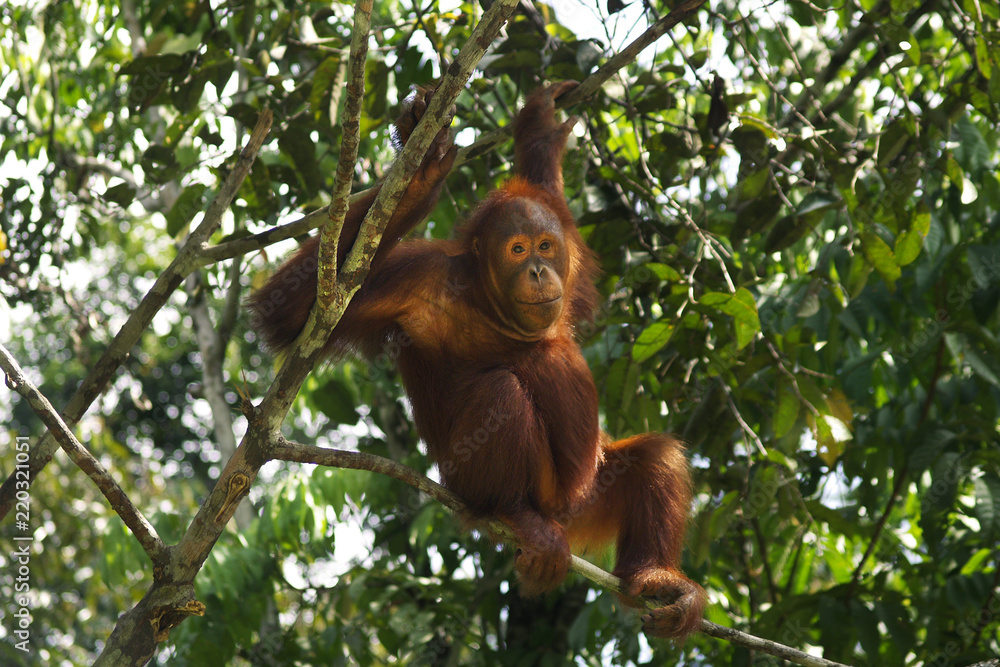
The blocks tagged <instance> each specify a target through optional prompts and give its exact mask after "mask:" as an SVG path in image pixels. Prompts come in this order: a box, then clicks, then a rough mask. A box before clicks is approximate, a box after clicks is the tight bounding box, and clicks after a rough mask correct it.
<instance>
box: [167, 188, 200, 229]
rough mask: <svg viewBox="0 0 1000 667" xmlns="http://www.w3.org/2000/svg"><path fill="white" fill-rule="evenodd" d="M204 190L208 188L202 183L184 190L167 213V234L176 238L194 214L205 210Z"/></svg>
mask: <svg viewBox="0 0 1000 667" xmlns="http://www.w3.org/2000/svg"><path fill="white" fill-rule="evenodd" d="M206 190H208V188H207V187H205V185H204V184H202V183H195V184H194V185H189V186H188V187H186V188H184V191H183V192H181V196H180V197H178V198H177V201H175V202H174V205H173V206H171V207H170V210H169V211H168V212H167V215H166V218H167V234H169V235H170V236H177V235H178V234H180V233H181V232H183V231H184V228H185V227H187V225H188V223H190V222H191V220H192V219H193V218H194V216H195V215H196V214H198V213H201V212H202V211H204V210H205V191H206Z"/></svg>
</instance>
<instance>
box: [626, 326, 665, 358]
mask: <svg viewBox="0 0 1000 667" xmlns="http://www.w3.org/2000/svg"><path fill="white" fill-rule="evenodd" d="M673 334H674V325H673V324H671V323H669V322H654V323H653V324H651V325H649V326H648V327H646V328H645V329H644V330H643V332H642V333H641V334H639V337H638V338H636V340H635V344H634V345H632V359H634V360H635V361H636V362H637V363H642V362H643V361H645V360H647V359H649V358H650V357H651V356H653V355H654V354H656V353H657V352H659V351H660V350H661V349H663V346H664V345H666V344H667V343H668V342H670V337H671V336H672V335H673Z"/></svg>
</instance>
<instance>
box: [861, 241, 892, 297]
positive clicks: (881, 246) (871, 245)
mask: <svg viewBox="0 0 1000 667" xmlns="http://www.w3.org/2000/svg"><path fill="white" fill-rule="evenodd" d="M861 249H862V251H863V252H864V254H865V258H866V259H867V260H868V261H869V262H871V264H872V266H874V267H875V270H876V271H878V272H879V275H881V276H882V280H884V281H885V282H886V283H887V284H888V286H889V290H890V291H893V290H895V289H896V281H897V280H899V276H900V275H901V271H900V270H899V265H898V264H897V263H896V256H895V255H894V254H893V252H892V249H891V248H889V246H888V245H886V242H885V241H883V240H882V239H881V238H880V237H879V236H878V235H876V234H875V233H873V232H862V233H861Z"/></svg>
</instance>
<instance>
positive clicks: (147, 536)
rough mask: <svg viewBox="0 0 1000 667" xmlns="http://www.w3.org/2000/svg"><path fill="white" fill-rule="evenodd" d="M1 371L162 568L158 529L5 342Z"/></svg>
mask: <svg viewBox="0 0 1000 667" xmlns="http://www.w3.org/2000/svg"><path fill="white" fill-rule="evenodd" d="M0 368H2V369H3V371H4V373H5V375H6V381H7V386H8V387H10V388H11V389H13V390H14V391H16V392H17V393H19V394H21V395H22V396H24V398H25V399H26V400H27V401H28V405H30V406H31V409H32V410H34V412H35V414H36V415H38V417H39V419H41V420H42V423H44V424H45V426H46V427H48V429H49V433H51V434H53V436H54V439H55V441H56V442H58V443H59V444H60V445H61V446H62V448H63V449H64V450H66V453H67V454H69V457H70V459H71V460H72V461H73V463H75V464H76V465H77V467H79V468H80V470H82V471H83V472H85V473H87V476H88V477H90V479H91V480H93V482H94V484H95V485H96V486H97V488H98V489H100V490H101V493H103V494H104V497H105V498H107V499H108V503H109V504H110V505H111V508H112V509H113V510H114V511H115V512H116V513H117V514H118V516H120V517H121V518H122V521H124V522H125V525H126V526H128V528H129V530H131V531H132V534H133V535H135V539H136V540H138V541H139V544H140V545H141V546H142V549H143V551H145V552H146V555H147V556H149V559H150V560H151V561H152V562H153V565H154V567H161V566H162V565H163V561H164V558H165V557H166V555H167V547H166V545H164V544H163V540H161V539H160V536H159V535H157V534H156V529H155V528H153V525H152V524H151V523H149V521H147V520H146V517H145V516H143V515H142V513H141V512H140V511H139V510H138V509H136V506H135V504H134V503H133V502H132V501H131V500H130V499H129V497H128V495H127V494H126V493H125V491H124V490H123V489H122V487H121V486H119V485H118V482H116V481H115V479H114V478H113V477H112V476H111V473H109V472H108V470H107V468H105V467H104V466H103V465H101V462H100V461H98V460H97V459H96V458H94V455H93V454H91V453H90V451H89V450H87V448H86V447H84V446H83V445H82V444H80V441H79V440H77V439H76V436H75V435H73V431H71V430H70V428H69V426H67V425H66V422H65V421H63V419H62V417H60V416H59V413H57V412H56V409H55V408H54V407H52V404H51V403H50V402H49V399H47V398H46V397H45V395H44V394H42V392H40V391H39V390H38V388H37V387H36V386H35V385H33V384H32V383H31V382H29V381H28V379H27V378H26V377H25V376H24V371H22V370H21V367H20V366H19V365H18V363H17V361H15V360H14V357H13V356H11V354H10V352H9V351H8V350H7V348H6V347H4V346H3V344H2V343H0ZM16 477H17V473H16V472H15V473H14V474H12V475H11V479H15V478H16Z"/></svg>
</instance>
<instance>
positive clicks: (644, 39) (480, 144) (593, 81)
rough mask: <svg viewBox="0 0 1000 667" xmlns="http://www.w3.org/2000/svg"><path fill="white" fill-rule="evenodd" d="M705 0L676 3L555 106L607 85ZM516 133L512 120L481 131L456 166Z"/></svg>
mask: <svg viewBox="0 0 1000 667" xmlns="http://www.w3.org/2000/svg"><path fill="white" fill-rule="evenodd" d="M705 1H706V0H686V1H685V2H682V3H681V4H679V5H678V6H677V7H674V9H673V10H671V12H670V13H669V14H667V15H666V16H664V17H663V18H661V19H660V20H659V21H657V22H656V23H654V24H653V25H651V26H650V27H649V28H647V29H646V31H645V32H643V33H642V34H641V35H639V36H638V37H636V38H635V40H633V41H632V42H631V43H630V44H629V45H628V46H626V47H625V48H624V49H622V50H621V51H619V52H618V53H616V54H615V55H613V56H611V57H610V58H608V61H607V62H606V63H604V64H603V65H601V67H599V68H598V69H597V71H596V72H594V73H593V74H591V75H590V76H588V77H587V78H586V79H584V80H583V81H581V82H580V85H579V86H577V87H576V88H574V89H573V90H571V91H569V92H568V93H566V94H565V95H563V96H561V97H560V98H559V99H558V100H556V108H557V109H565V108H566V107H571V106H573V105H575V104H579V103H580V102H582V101H583V100H585V99H587V98H588V97H590V96H591V95H593V94H594V93H596V92H597V91H598V89H600V88H601V86H603V85H604V82H605V81H607V80H608V79H610V78H611V77H612V76H614V74H615V73H616V72H618V70H620V69H622V68H623V67H625V66H626V65H628V64H629V63H632V62H634V61H635V59H636V58H638V57H639V54H640V53H642V51H643V50H644V49H645V48H646V47H647V46H649V45H650V44H652V43H653V42H655V41H656V40H657V39H659V38H660V37H662V36H663V35H665V34H666V33H667V31H668V30H670V29H671V28H673V27H674V26H675V25H677V24H678V23H680V22H682V21H685V20H687V19H688V18H690V17H691V16H692V15H693V14H694V13H695V12H696V11H697V10H698V8H699V7H701V6H702V5H704V4H705ZM513 134H514V126H513V123H508V124H507V125H505V126H504V127H502V128H500V129H498V130H493V131H491V132H486V133H485V134H482V135H480V136H479V138H478V139H477V140H476V141H475V143H473V144H472V145H470V146H467V147H465V148H463V149H460V150H459V151H458V156H457V157H456V158H455V167H458V166H460V165H463V164H465V163H466V162H468V161H469V160H472V159H475V158H477V157H479V156H481V155H485V154H487V153H489V152H490V151H492V150H493V149H494V148H496V147H497V146H498V145H500V144H502V143H503V142H505V141H507V140H508V139H510V138H511V137H512V136H513Z"/></svg>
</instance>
